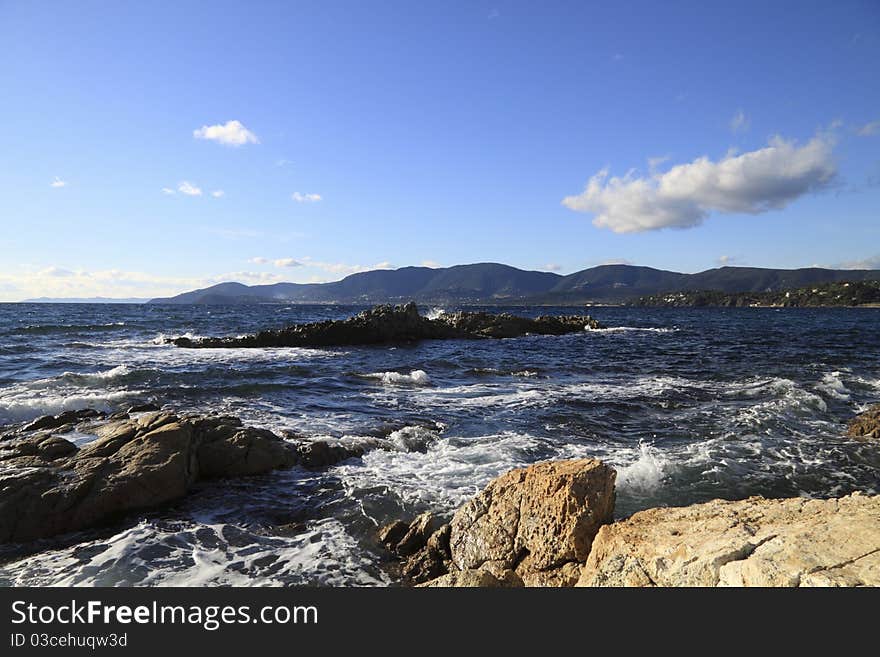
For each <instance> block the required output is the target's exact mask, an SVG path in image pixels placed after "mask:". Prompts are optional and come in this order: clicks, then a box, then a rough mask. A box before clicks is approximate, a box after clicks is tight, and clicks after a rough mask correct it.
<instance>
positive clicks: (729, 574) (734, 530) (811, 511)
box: [577, 493, 880, 587]
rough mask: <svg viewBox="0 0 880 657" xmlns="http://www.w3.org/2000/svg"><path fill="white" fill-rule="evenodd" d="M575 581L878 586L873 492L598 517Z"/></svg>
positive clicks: (879, 518)
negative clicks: (604, 521) (602, 521)
mask: <svg viewBox="0 0 880 657" xmlns="http://www.w3.org/2000/svg"><path fill="white" fill-rule="evenodd" d="M577 585H578V586H787V587H790V586H878V585H880V496H866V495H861V494H858V493H856V494H853V495H849V496H847V497H842V498H839V499H830V500H810V499H803V498H793V499H781V500H769V499H764V498H760V497H753V498H749V499H747V500H742V501H739V502H728V501H723V500H714V501H712V502H707V503H704V504H695V505H692V506H687V507H682V508H662V509H649V510H647V511H641V512H639V513H636V514H634V515H633V516H632V517H630V518H629V519H627V520H624V521H621V522H616V523H614V524H611V525H605V526H604V527H602V528H601V529H600V530H599V534H598V535H597V536H596V539H595V540H594V541H593V549H592V552H591V553H590V556H589V559H588V560H587V562H586V566H585V567H584V568H583V571H582V574H581V577H580V580H579V581H578V584H577Z"/></svg>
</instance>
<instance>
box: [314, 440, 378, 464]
mask: <svg viewBox="0 0 880 657" xmlns="http://www.w3.org/2000/svg"><path fill="white" fill-rule="evenodd" d="M297 449H298V452H299V464H300V465H302V466H303V467H306V468H327V467H330V466H331V465H336V464H337V463H341V462H342V461H345V460H347V459H350V458H356V457H359V456H363V455H364V454H365V453H366V452H367V451H368V447H367V446H365V445H343V444H342V443H338V442H337V443H331V442H328V441H326V440H316V441H314V442H310V443H303V444H301V445H299V447H298V448H297Z"/></svg>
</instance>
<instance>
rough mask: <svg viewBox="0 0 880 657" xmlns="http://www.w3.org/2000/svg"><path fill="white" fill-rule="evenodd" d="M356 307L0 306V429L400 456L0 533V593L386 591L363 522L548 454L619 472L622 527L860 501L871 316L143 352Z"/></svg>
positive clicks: (879, 368)
mask: <svg viewBox="0 0 880 657" xmlns="http://www.w3.org/2000/svg"><path fill="white" fill-rule="evenodd" d="M357 310H359V308H352V307H327V306H257V307H246V308H240V307H197V306H128V305H126V306H104V305H27V304H18V305H13V304H4V305H0V424H4V423H12V422H18V421H22V420H28V419H31V418H35V417H37V416H40V415H44V414H47V413H57V412H60V411H62V410H66V409H76V408H82V407H85V406H90V407H95V408H101V409H105V410H108V411H110V410H117V409H124V408H126V407H127V406H128V405H130V404H132V403H134V402H140V401H155V402H157V403H159V404H164V405H169V406H171V407H173V408H175V409H177V410H181V411H190V410H192V411H222V412H224V413H231V414H234V415H238V416H240V417H241V418H242V419H243V420H244V421H245V422H248V423H251V424H254V425H256V426H261V427H266V428H270V429H275V430H280V429H293V430H295V431H297V432H299V433H301V434H303V435H306V436H310V437H316V438H317V437H322V436H332V437H336V438H341V437H345V436H350V437H358V436H377V435H381V436H390V437H391V438H392V440H394V442H395V444H397V445H398V447H399V449H397V450H395V451H374V452H371V453H369V454H367V455H366V456H365V457H364V458H363V459H358V460H351V461H348V462H346V463H344V464H341V465H338V466H336V467H333V468H330V469H328V470H327V471H324V472H307V471H305V470H302V469H298V468H297V469H293V470H289V471H284V472H277V473H273V474H271V475H267V476H262V477H254V478H249V479H240V480H235V481H231V482H222V483H213V484H209V485H205V486H202V487H201V488H200V489H199V490H198V491H197V492H196V493H195V494H193V495H192V496H190V497H189V498H187V499H186V500H185V501H183V502H181V503H179V504H177V505H175V506H173V507H171V508H168V509H163V510H161V511H157V512H154V513H149V514H142V515H140V516H136V517H132V518H130V519H129V521H128V522H125V523H122V524H121V525H119V526H116V527H114V528H111V529H105V530H102V531H97V532H92V533H85V534H81V535H78V536H68V537H63V538H61V539H58V540H52V541H44V542H41V543H36V544H31V545H26V546H12V547H9V546H7V547H5V548H3V549H2V550H0V583H5V584H13V585H26V584H32V585H47V584H56V585H59V584H60V585H74V584H79V585H93V584H99V585H209V584H265V585H278V584H321V585H383V584H392V583H394V576H393V571H392V570H390V569H389V567H388V563H387V556H386V555H384V554H383V552H382V551H381V550H380V549H378V548H377V547H376V545H375V541H374V538H373V535H374V530H375V527H376V526H377V525H380V524H382V523H384V522H386V521H388V520H390V519H394V518H398V517H409V516H412V515H414V514H416V513H418V512H420V511H423V510H427V509H430V510H434V511H440V512H451V511H453V510H454V509H455V508H456V507H457V506H459V505H460V504H461V503H462V502H463V501H464V500H466V499H468V498H469V497H470V496H472V495H473V494H474V493H476V492H477V491H478V490H479V489H480V488H481V487H482V486H483V485H485V483H486V482H487V481H488V480H489V479H491V478H492V477H494V476H495V475H497V474H499V473H501V472H504V471H506V470H508V469H510V468H512V467H515V466H519V465H523V464H527V463H531V462H534V461H539V460H545V459H551V458H566V457H575V456H595V457H600V458H602V459H605V460H606V461H608V462H610V463H612V464H614V465H615V466H617V468H618V473H619V475H618V505H617V509H618V515H619V516H620V515H626V514H629V513H631V512H633V511H636V510H638V509H642V508H646V507H651V506H659V505H677V504H687V503H692V502H698V501H704V500H708V499H712V498H716V497H721V498H728V499H738V498H743V497H747V496H749V495H764V496H771V497H789V496H796V495H807V496H815V497H829V496H837V495H842V494H846V493H848V492H851V491H854V490H863V491H870V492H873V493H877V492H880V478H878V474H877V473H878V468H880V448H878V445H877V444H870V443H859V442H856V441H852V440H848V439H846V438H845V437H844V436H843V432H844V430H845V422H846V420H848V419H849V418H850V417H851V416H852V415H853V414H854V413H855V412H857V411H859V410H861V409H863V408H865V407H866V406H867V405H868V404H869V403H871V402H874V401H877V400H878V398H880V330H878V325H880V323H878V320H880V310H875V309H855V310H850V309H786V310H774V309H656V310H653V309H624V308H595V309H592V313H593V315H594V316H596V317H597V318H598V319H599V320H600V321H602V322H603V323H605V324H606V325H607V326H610V327H611V328H609V329H606V330H601V331H589V332H585V333H583V334H577V335H569V336H562V337H549V336H548V337H543V336H534V337H525V338H518V339H511V340H497V341H480V342H472V341H436V342H423V343H421V344H418V345H412V346H398V347H389V346H381V347H348V348H340V349H232V350H188V349H179V348H176V347H173V346H169V345H166V344H164V343H163V339H164V338H165V337H171V336H178V335H184V334H187V335H190V336H197V335H236V334H242V333H248V332H252V331H254V330H257V329H261V328H267V327H278V326H282V325H284V324H287V323H291V322H299V321H312V320H316V319H324V318H341V317H345V316H348V315H350V314H351V313H353V312H355V311H357ZM512 310H513V311H514V312H516V313H517V314H523V315H536V314H542V313H570V312H572V310H571V309H570V308H568V309H566V308H554V309H547V308H540V309H539V308H517V309H512ZM430 311H431V309H429V308H424V309H423V312H426V313H427V312H430ZM434 311H435V312H436V309H435V310H434ZM279 526H284V529H282V530H279V529H278V527H279Z"/></svg>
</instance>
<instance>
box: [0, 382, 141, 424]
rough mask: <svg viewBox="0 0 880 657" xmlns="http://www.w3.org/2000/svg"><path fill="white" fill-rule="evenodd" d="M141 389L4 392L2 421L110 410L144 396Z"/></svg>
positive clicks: (0, 392) (1, 396)
mask: <svg viewBox="0 0 880 657" xmlns="http://www.w3.org/2000/svg"><path fill="white" fill-rule="evenodd" d="M143 394H144V393H143V391H141V390H119V391H114V392H110V391H102V392H92V393H86V392H73V391H67V392H64V391H50V390H44V391H34V390H31V389H24V390H21V389H13V390H10V389H9V388H6V389H3V390H0V422H20V421H23V420H31V419H33V418H36V417H39V416H41V415H56V414H58V413H62V412H64V411H74V410H79V409H81V408H94V409H98V410H102V411H110V410H112V409H113V408H114V406H116V405H117V404H119V403H121V402H122V401H123V400H125V399H129V398H136V397H139V396H141V395H143Z"/></svg>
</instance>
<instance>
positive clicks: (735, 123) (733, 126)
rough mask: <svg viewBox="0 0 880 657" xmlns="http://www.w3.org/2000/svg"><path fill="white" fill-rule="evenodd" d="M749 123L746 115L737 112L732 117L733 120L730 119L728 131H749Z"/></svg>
mask: <svg viewBox="0 0 880 657" xmlns="http://www.w3.org/2000/svg"><path fill="white" fill-rule="evenodd" d="M751 123H752V122H751V121H750V120H749V117H747V116H746V113H745V112H743V111H742V110H737V112H736V114H734V115H733V118H732V119H730V130H731V132H745V131H746V130H748V129H749V126H750V125H751Z"/></svg>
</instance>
